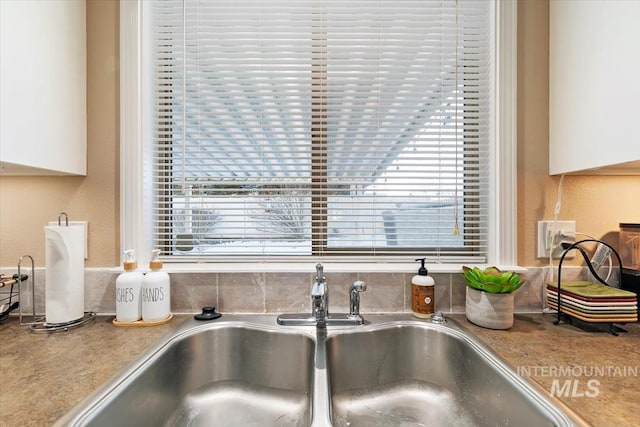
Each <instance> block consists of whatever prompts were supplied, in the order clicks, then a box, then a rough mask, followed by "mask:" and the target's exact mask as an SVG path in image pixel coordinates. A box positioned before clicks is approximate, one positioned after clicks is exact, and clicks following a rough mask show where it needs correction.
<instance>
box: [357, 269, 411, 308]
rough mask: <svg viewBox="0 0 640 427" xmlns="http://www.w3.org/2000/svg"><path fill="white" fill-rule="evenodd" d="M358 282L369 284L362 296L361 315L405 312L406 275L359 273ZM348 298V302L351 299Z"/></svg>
mask: <svg viewBox="0 0 640 427" xmlns="http://www.w3.org/2000/svg"><path fill="white" fill-rule="evenodd" d="M358 280H362V281H364V282H365V283H366V284H367V290H366V291H364V292H363V293H362V294H361V295H360V312H361V313H395V312H401V311H403V310H404V283H403V280H404V274H402V273H359V274H358ZM349 286H351V284H349ZM346 298H347V302H348V298H349V297H348V296H347V297H346Z"/></svg>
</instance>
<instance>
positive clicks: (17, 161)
mask: <svg viewBox="0 0 640 427" xmlns="http://www.w3.org/2000/svg"><path fill="white" fill-rule="evenodd" d="M0 43H1V46H0V55H1V57H0V67H1V68H0V100H1V101H0V102H1V106H0V119H1V122H0V123H1V125H0V162H1V164H2V173H3V174H73V175H85V174H86V157H87V156H86V151H87V149H86V146H87V144H86V138H87V112H86V11H85V2H84V0H47V1H41V0H34V1H31V0H2V1H0Z"/></svg>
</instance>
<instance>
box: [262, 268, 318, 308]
mask: <svg viewBox="0 0 640 427" xmlns="http://www.w3.org/2000/svg"><path fill="white" fill-rule="evenodd" d="M313 277H315V275H312V274H310V273H301V274H300V273H266V274H265V310H266V312H267V313H311V283H312V281H313Z"/></svg>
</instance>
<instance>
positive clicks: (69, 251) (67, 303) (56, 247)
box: [44, 225, 85, 323]
mask: <svg viewBox="0 0 640 427" xmlns="http://www.w3.org/2000/svg"><path fill="white" fill-rule="evenodd" d="M44 235H45V267H46V271H45V320H46V322H47V323H67V322H71V321H74V320H78V319H81V318H82V317H83V316H84V239H85V235H84V227H83V226H81V225H69V226H46V227H44Z"/></svg>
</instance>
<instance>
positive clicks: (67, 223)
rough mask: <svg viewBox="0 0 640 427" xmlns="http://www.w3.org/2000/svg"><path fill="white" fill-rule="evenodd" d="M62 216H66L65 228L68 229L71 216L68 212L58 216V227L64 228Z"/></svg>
mask: <svg viewBox="0 0 640 427" xmlns="http://www.w3.org/2000/svg"><path fill="white" fill-rule="evenodd" d="M62 215H64V226H65V227H68V226H69V215H67V213H66V212H60V215H58V226H60V227H62V221H60V218H62Z"/></svg>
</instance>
